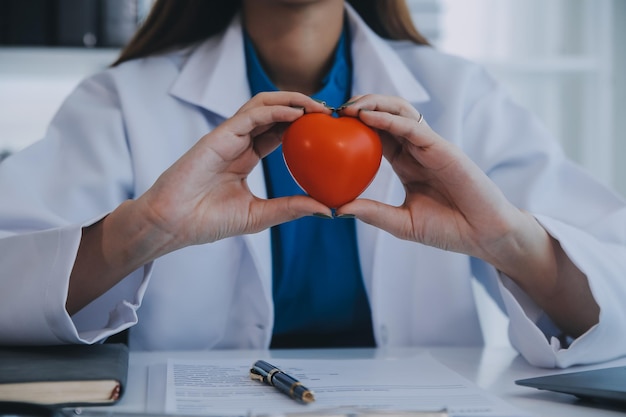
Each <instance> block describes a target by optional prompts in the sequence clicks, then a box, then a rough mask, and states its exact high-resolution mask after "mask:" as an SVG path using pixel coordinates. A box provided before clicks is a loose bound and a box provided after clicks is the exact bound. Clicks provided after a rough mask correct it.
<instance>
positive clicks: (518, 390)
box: [109, 347, 626, 417]
mask: <svg viewBox="0 0 626 417" xmlns="http://www.w3.org/2000/svg"><path fill="white" fill-rule="evenodd" d="M423 352H428V353H430V354H431V355H432V356H433V357H434V358H436V359H437V360H438V361H440V362H441V363H443V364H444V365H446V366H448V367H449V368H451V369H453V370H454V371H456V372H457V373H459V374H460V375H462V376H464V377H465V378H467V379H469V380H471V381H473V382H474V383H476V384H477V385H478V386H480V387H481V388H483V389H485V390H487V391H490V392H492V393H494V394H496V395H498V396H499V397H501V398H503V399H504V400H505V401H508V402H509V403H511V404H513V405H514V406H516V407H518V408H520V409H522V410H526V411H530V412H532V413H534V414H536V415H537V416H542V417H543V416H545V417H556V416H567V417H583V416H594V417H602V416H624V413H625V411H624V410H617V409H613V408H610V407H606V406H597V405H594V406H590V405H588V404H585V403H583V402H580V401H578V400H577V399H576V397H574V396H570V395H566V394H559V393H553V392H547V391H541V390H536V389H532V388H526V387H521V386H518V385H515V383H514V381H515V380H516V379H521V378H528V377H533V376H540V375H546V374H551V373H555V372H571V371H573V370H576V371H578V370H586V369H591V368H594V367H595V368H599V367H606V366H613V365H626V358H624V359H619V360H617V361H613V362H610V363H603V364H600V365H595V366H583V367H576V368H575V369H574V368H570V369H566V370H562V371H559V370H554V369H541V368H535V367H532V366H531V365H529V364H528V363H527V362H526V361H525V360H524V359H523V358H521V357H520V356H519V355H518V354H517V353H516V352H515V351H513V350H512V349H510V348H484V349H483V348H449V347H442V348H428V349H418V348H415V349H325V350H276V351H271V352H270V355H271V357H273V358H290V359H292V358H367V357H397V356H404V357H406V356H410V355H414V354H416V353H423ZM263 355H267V352H263ZM258 356H261V355H260V354H259V352H258V351H246V350H228V351H227V350H223V351H203V352H199V351H193V352H131V355H130V366H129V375H128V389H127V391H126V393H125V395H124V397H123V398H122V400H121V401H120V402H119V403H118V404H117V405H115V406H114V409H117V410H119V411H126V412H146V411H155V407H154V404H149V401H148V399H149V398H150V397H151V396H149V395H148V389H149V383H148V375H149V370H150V369H154V367H155V366H158V365H160V364H162V365H165V363H166V362H167V359H168V358H177V359H208V358H211V359H216V358H256V357H258ZM150 376H153V374H150ZM160 383H162V384H165V381H155V380H154V378H152V380H151V381H150V384H160ZM109 411H113V410H109Z"/></svg>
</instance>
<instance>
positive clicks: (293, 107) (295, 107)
mask: <svg viewBox="0 0 626 417" xmlns="http://www.w3.org/2000/svg"><path fill="white" fill-rule="evenodd" d="M291 108H292V109H298V110H302V111H303V112H305V113H306V110H305V109H304V106H291Z"/></svg>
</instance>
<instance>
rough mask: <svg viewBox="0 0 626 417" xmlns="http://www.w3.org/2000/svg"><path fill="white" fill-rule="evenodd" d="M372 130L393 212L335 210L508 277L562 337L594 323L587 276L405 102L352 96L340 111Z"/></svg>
mask: <svg viewBox="0 0 626 417" xmlns="http://www.w3.org/2000/svg"><path fill="white" fill-rule="evenodd" d="M340 113H341V114H342V115H343V116H352V117H358V118H359V119H361V121H363V122H364V123H365V124H367V125H369V126H370V127H372V128H374V129H376V130H377V131H378V132H379V134H380V136H381V140H382V144H383V154H384V156H385V158H386V159H387V160H388V161H389V162H390V164H391V166H392V168H393V170H394V171H395V173H396V174H397V175H398V177H399V179H400V181H401V182H402V184H403V185H404V189H405V192H406V197H405V200H404V203H403V204H402V205H400V206H398V207H393V206H390V205H388V204H384V203H381V202H377V201H372V200H366V199H357V200H354V201H352V202H350V203H348V204H345V205H344V206H342V207H339V208H338V209H337V214H338V215H341V214H352V215H355V216H356V217H357V218H359V219H360V220H362V221H364V222H366V223H369V224H372V225H374V226H376V227H379V228H381V229H383V230H386V231H387V232H389V233H391V234H393V235H395V236H396V237H399V238H401V239H406V240H412V241H415V242H419V243H423V244H425V245H430V246H434V247H437V248H440V249H445V250H450V251H454V252H460V253H465V254H467V255H470V256H474V257H477V258H480V259H483V260H485V261H486V262H489V263H490V264H492V265H493V266H495V267H496V268H497V269H498V270H500V271H501V272H503V273H504V274H506V275H507V276H509V277H510V278H511V279H513V280H514V281H515V282H516V284H517V285H518V286H519V287H520V288H522V289H523V290H524V291H525V292H526V293H527V294H528V295H529V296H530V297H531V298H533V299H534V300H535V302H536V303H537V304H538V305H539V306H540V307H542V308H543V309H544V311H546V313H547V314H548V315H550V317H552V319H553V320H554V322H555V323H556V324H557V325H558V326H559V327H560V328H561V329H562V330H563V331H564V332H566V333H568V334H570V335H574V336H577V335H579V334H582V333H583V332H585V331H586V330H588V329H589V328H590V327H591V326H592V325H594V324H595V323H597V321H598V316H599V308H598V305H597V304H596V302H595V300H594V298H593V295H592V294H591V290H590V288H589V283H588V281H587V278H586V276H585V275H584V274H583V273H582V272H581V271H580V270H579V269H578V268H577V267H576V266H575V265H574V264H573V262H572V261H571V260H570V259H569V258H568V256H567V255H566V254H565V252H564V251H563V249H562V248H561V246H560V244H559V242H558V241H557V240H556V239H554V238H552V237H551V236H550V235H549V234H548V233H547V232H546V230H545V229H544V228H543V227H542V226H541V225H540V224H539V223H538V222H537V220H536V219H535V218H534V217H533V216H531V215H530V214H529V213H526V212H524V211H522V210H520V209H518V208H517V207H515V206H514V205H513V204H511V203H510V202H509V201H508V200H507V199H506V197H505V196H504V194H503V193H502V192H501V191H500V189H499V188H498V187H497V186H496V185H495V183H493V182H492V181H491V179H489V177H487V175H486V174H485V173H484V172H483V171H482V170H481V169H480V168H479V167H478V166H477V165H476V164H475V163H474V162H473V161H472V160H470V159H469V157H468V156H466V155H465V154H464V153H463V152H462V151H461V150H460V149H459V148H458V147H457V146H455V145H454V144H452V143H450V142H448V141H446V140H445V139H443V138H442V137H441V136H439V135H438V134H437V133H436V132H434V131H433V130H432V129H431V128H430V127H429V126H428V124H427V123H426V121H424V120H423V118H422V116H421V115H420V113H419V112H418V111H417V110H416V109H415V108H414V107H413V106H411V105H410V104H409V103H408V102H406V101H404V100H402V99H400V98H397V97H388V96H379V95H366V96H361V97H356V98H354V99H353V100H352V104H350V105H349V106H347V107H343V108H342V109H341V111H340Z"/></svg>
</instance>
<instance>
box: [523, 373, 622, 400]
mask: <svg viewBox="0 0 626 417" xmlns="http://www.w3.org/2000/svg"><path fill="white" fill-rule="evenodd" d="M515 383H516V384H517V385H523V386H527V387H532V388H538V389H541V390H547V391H555V392H562V393H566V394H572V395H575V396H577V397H578V398H580V399H582V400H585V401H592V402H603V403H611V404H612V405H617V406H619V407H626V366H614V367H609V368H600V369H592V370H588V371H579V372H569V373H563V374H553V375H546V376H540V377H535V378H527V379H520V380H517V381H515Z"/></svg>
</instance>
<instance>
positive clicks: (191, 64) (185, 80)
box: [170, 16, 251, 119]
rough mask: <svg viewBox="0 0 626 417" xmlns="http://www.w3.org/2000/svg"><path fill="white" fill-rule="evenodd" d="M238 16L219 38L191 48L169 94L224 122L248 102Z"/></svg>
mask: <svg viewBox="0 0 626 417" xmlns="http://www.w3.org/2000/svg"><path fill="white" fill-rule="evenodd" d="M243 45H244V43H243V35H242V27H241V22H240V18H239V16H236V17H235V18H234V19H233V22H232V23H231V25H230V26H229V27H228V28H227V29H226V31H225V32H224V33H223V34H222V35H221V36H215V37H212V38H210V39H209V40H208V41H206V42H204V43H202V44H200V45H198V46H197V48H195V49H193V50H192V51H191V53H190V55H189V57H188V59H187V61H186V62H185V63H184V64H183V67H182V69H181V72H180V75H179V76H178V78H177V79H176V81H175V83H174V84H173V85H172V88H171V89H170V94H172V95H173V96H175V97H177V98H179V99H181V100H184V101H186V102H188V103H191V104H194V105H196V106H200V107H202V108H204V109H206V110H209V111H210V112H211V113H213V114H215V115H218V116H220V117H222V118H224V119H226V118H228V117H231V116H232V115H233V114H235V113H236V112H237V110H239V108H240V107H241V106H242V105H243V104H244V103H245V102H246V101H248V100H249V99H250V96H251V93H250V87H249V86H248V77H247V74H246V58H245V53H244V47H243Z"/></svg>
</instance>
